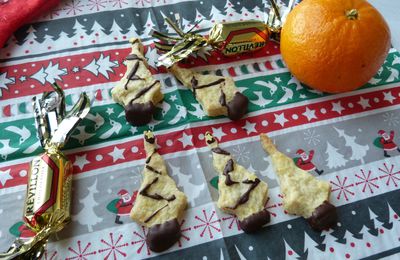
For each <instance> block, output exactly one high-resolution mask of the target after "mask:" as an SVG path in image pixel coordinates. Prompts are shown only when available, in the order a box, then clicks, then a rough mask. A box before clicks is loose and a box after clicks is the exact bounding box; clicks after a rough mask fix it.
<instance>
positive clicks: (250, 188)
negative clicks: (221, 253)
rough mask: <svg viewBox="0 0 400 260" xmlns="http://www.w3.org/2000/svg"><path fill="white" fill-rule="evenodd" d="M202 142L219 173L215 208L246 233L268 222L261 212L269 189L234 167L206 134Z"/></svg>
mask: <svg viewBox="0 0 400 260" xmlns="http://www.w3.org/2000/svg"><path fill="white" fill-rule="evenodd" d="M205 140H206V143H207V145H208V146H209V147H210V148H211V151H212V154H213V165H214V168H215V170H216V171H217V172H218V175H219V180H218V192H219V198H218V203H217V205H218V207H219V208H220V209H222V210H223V211H225V212H227V213H230V214H234V215H236V216H237V218H238V219H239V225H240V227H241V228H242V229H243V231H245V232H246V233H251V232H255V231H257V230H259V229H261V228H262V226H263V225H265V224H267V223H268V222H269V220H270V214H269V212H268V211H267V210H266V209H265V208H264V205H265V203H266V202H267V199H268V185H267V184H266V183H265V182H263V181H261V180H260V179H259V178H257V176H256V175H255V174H254V173H252V172H249V171H248V170H246V169H245V168H243V166H241V165H239V164H237V163H236V162H235V161H234V160H233V158H232V156H231V155H230V153H229V152H227V151H225V150H222V149H221V148H219V146H218V142H217V140H216V139H215V138H214V137H213V136H212V135H211V134H210V133H208V132H207V133H206V135H205Z"/></svg>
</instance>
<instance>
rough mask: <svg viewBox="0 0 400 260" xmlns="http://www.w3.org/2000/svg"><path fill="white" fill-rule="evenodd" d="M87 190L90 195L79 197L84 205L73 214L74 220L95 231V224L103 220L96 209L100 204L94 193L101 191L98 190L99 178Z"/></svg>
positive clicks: (90, 230)
mask: <svg viewBox="0 0 400 260" xmlns="http://www.w3.org/2000/svg"><path fill="white" fill-rule="evenodd" d="M87 190H88V191H89V193H88V195H86V197H84V198H82V199H79V203H80V204H82V205H83V208H82V209H81V210H80V211H79V212H78V214H76V215H73V216H72V220H73V221H77V222H78V223H79V224H80V225H83V226H86V227H87V229H88V231H89V232H93V226H95V225H96V224H98V223H100V222H102V221H103V219H102V218H100V217H99V216H97V215H96V212H95V211H94V208H95V207H96V206H98V205H99V203H98V202H97V201H96V200H95V199H94V195H95V194H97V193H99V191H98V190H97V179H96V180H95V182H94V183H93V184H92V185H91V186H89V187H88V188H87Z"/></svg>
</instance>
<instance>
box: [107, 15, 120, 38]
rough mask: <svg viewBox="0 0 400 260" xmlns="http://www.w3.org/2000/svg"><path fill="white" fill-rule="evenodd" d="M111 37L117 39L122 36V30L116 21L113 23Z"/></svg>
mask: <svg viewBox="0 0 400 260" xmlns="http://www.w3.org/2000/svg"><path fill="white" fill-rule="evenodd" d="M110 35H112V36H114V37H117V39H118V38H119V37H120V36H121V35H122V29H121V27H120V26H119V25H118V23H117V22H116V21H115V19H114V20H113V23H112V25H111V28H110Z"/></svg>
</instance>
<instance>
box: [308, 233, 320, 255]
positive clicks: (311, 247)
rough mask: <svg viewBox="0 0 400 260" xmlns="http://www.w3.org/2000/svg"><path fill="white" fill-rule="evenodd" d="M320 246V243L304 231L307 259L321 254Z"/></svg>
mask: <svg viewBox="0 0 400 260" xmlns="http://www.w3.org/2000/svg"><path fill="white" fill-rule="evenodd" d="M318 246H319V245H318V243H317V242H315V241H314V240H313V239H312V238H311V237H310V236H309V235H308V234H307V232H306V231H304V253H306V252H307V259H315V258H318V257H319V256H320V255H321V250H319V249H318Z"/></svg>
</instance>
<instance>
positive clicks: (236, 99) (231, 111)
mask: <svg viewBox="0 0 400 260" xmlns="http://www.w3.org/2000/svg"><path fill="white" fill-rule="evenodd" d="M248 105H249V99H248V98H247V97H246V96H245V95H243V94H242V93H240V92H236V93H235V95H234V96H233V99H232V100H231V101H229V102H228V104H226V108H227V109H228V117H229V119H231V120H233V121H235V120H239V119H240V118H242V117H243V116H244V115H245V114H246V113H247V107H248Z"/></svg>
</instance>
